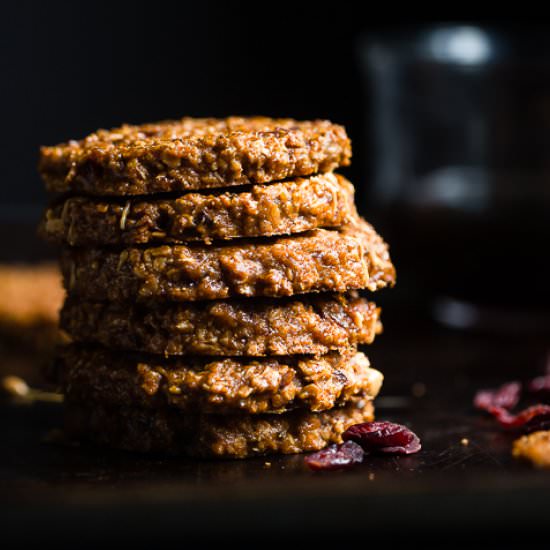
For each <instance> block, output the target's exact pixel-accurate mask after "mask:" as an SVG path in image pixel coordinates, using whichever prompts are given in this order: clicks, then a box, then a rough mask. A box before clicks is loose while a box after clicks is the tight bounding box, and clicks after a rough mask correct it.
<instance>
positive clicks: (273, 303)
mask: <svg viewBox="0 0 550 550" xmlns="http://www.w3.org/2000/svg"><path fill="white" fill-rule="evenodd" d="M61 327H62V328H63V329H64V330H65V331H66V332H67V333H68V334H69V335H70V336H71V338H72V339H73V340H75V341H78V342H88V343H96V344H101V345H103V346H106V347H108V348H111V349H120V350H131V351H142V352H148V353H157V354H161V355H181V354H188V355H189V354H195V355H229V356H238V355H247V356H265V355H294V354H304V353H309V354H316V355H320V354H323V353H328V352H329V351H331V350H343V349H346V348H348V347H350V346H353V345H356V344H370V343H372V341H373V340H374V337H375V335H376V334H379V333H380V332H381V330H382V326H381V322H380V309H379V308H378V307H376V305H375V304H374V303H372V302H367V300H365V299H364V298H359V297H358V296H357V295H356V294H355V293H351V294H350V295H349V296H344V295H339V294H336V295H332V294H330V295H325V294H323V295H314V296H303V297H302V298H300V299H298V298H289V299H255V300H251V299H240V300H235V299H233V300H221V301H212V302H205V303H203V302H198V303H197V302H190V303H185V302H180V303H169V304H165V305H158V306H155V307H144V306H140V305H139V304H137V305H131V304H124V303H113V302H110V303H109V302H86V301H83V300H79V299H78V298H70V299H69V300H67V302H66V303H65V305H64V307H63V310H62V312H61Z"/></svg>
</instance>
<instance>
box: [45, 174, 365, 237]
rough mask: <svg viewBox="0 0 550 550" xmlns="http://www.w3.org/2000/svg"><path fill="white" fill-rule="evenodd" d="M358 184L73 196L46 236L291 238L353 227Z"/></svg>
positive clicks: (332, 179)
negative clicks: (141, 195) (133, 196)
mask: <svg viewBox="0 0 550 550" xmlns="http://www.w3.org/2000/svg"><path fill="white" fill-rule="evenodd" d="M354 212H355V206H354V204H353V186H352V185H351V183H349V182H348V181H347V180H345V179H344V178H343V177H342V176H338V175H336V174H333V173H328V174H320V175H318V176H312V177H310V178H298V179H294V180H288V181H285V182H281V183H274V184H271V185H255V186H253V187H252V188H251V189H249V190H246V191H239V192H234V191H226V192H223V193H210V194H204V193H186V194H185V195H182V196H180V197H177V198H162V199H148V200H147V199H143V198H140V199H128V200H125V201H124V200H123V201H120V200H118V201H116V200H110V201H105V200H102V199H97V198H95V199H94V198H91V197H72V198H69V199H67V200H65V201H64V202H62V203H60V204H57V205H55V206H52V207H51V208H49V209H48V210H47V211H46V214H45V217H44V219H43V221H42V224H41V234H42V235H43V236H44V237H45V238H46V239H47V240H49V241H51V242H54V243H63V244H65V243H66V244H69V245H72V246H93V245H132V244H147V243H160V242H185V241H197V240H202V241H207V242H208V241H212V240H216V239H233V238H237V237H270V236H273V235H291V234H294V233H300V232H303V231H309V230H311V229H317V228H323V227H338V226H341V225H344V224H346V223H347V222H348V221H350V219H351V218H352V216H353V215H354Z"/></svg>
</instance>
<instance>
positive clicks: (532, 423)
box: [488, 405, 550, 431]
mask: <svg viewBox="0 0 550 550" xmlns="http://www.w3.org/2000/svg"><path fill="white" fill-rule="evenodd" d="M488 412H490V413H491V414H492V415H493V416H494V417H495V418H496V419H497V421H498V423H499V424H500V425H501V426H502V427H503V428H507V429H518V428H523V429H524V430H525V431H533V430H540V429H545V428H546V427H547V426H550V405H533V406H532V407H528V408H527V409H523V410H522V411H520V412H519V413H517V414H512V413H510V412H509V411H507V410H506V409H503V408H502V407H491V408H490V409H489V410H488Z"/></svg>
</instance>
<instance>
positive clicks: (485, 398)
mask: <svg viewBox="0 0 550 550" xmlns="http://www.w3.org/2000/svg"><path fill="white" fill-rule="evenodd" d="M520 397H521V384H520V383H519V382H509V383H507V384H504V385H503V386H501V387H500V388H498V389H495V390H481V391H478V392H477V393H476V395H475V397H474V406H475V407H476V408H478V409H482V410H484V411H488V410H489V409H490V408H491V407H499V408H503V409H513V408H514V407H515V406H516V405H517V404H518V402H519V399H520Z"/></svg>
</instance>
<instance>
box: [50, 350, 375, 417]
mask: <svg viewBox="0 0 550 550" xmlns="http://www.w3.org/2000/svg"><path fill="white" fill-rule="evenodd" d="M59 371H60V378H61V382H62V387H63V389H64V393H65V395H66V396H67V399H69V401H73V402H78V403H81V404H83V405H86V404H87V403H90V402H92V403H93V402H97V403H103V404H109V405H117V406H130V407H151V408H164V407H170V408H177V409H179V410H182V411H186V412H188V413H194V414H196V413H197V412H203V413H238V412H246V413H250V414H259V413H281V412H284V411H286V410H291V409H296V408H303V409H308V410H311V411H315V412H317V411H323V410H327V409H330V408H332V407H335V406H341V405H343V404H345V403H347V402H348V401H350V399H351V398H352V397H355V396H358V395H362V396H364V397H365V398H366V399H369V400H371V399H374V398H375V397H376V395H377V394H378V392H379V391H380V387H381V385H382V374H380V373H379V372H378V371H377V370H375V369H372V368H371V367H370V364H369V361H368V359H367V358H366V357H365V355H364V354H363V353H360V352H356V351H355V350H347V351H346V352H345V353H342V354H338V353H331V354H328V355H325V356H322V357H311V356H292V357H281V358H273V357H270V358H262V359H253V358H247V359H229V358H219V359H215V358H207V359H204V360H200V359H193V358H190V357H182V358H180V359H165V358H163V357H158V356H155V355H145V354H128V353H120V352H115V351H110V350H106V349H104V348H93V347H84V346H75V345H72V346H68V347H67V348H65V349H64V350H63V351H62V353H61V354H60V358H59Z"/></svg>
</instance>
